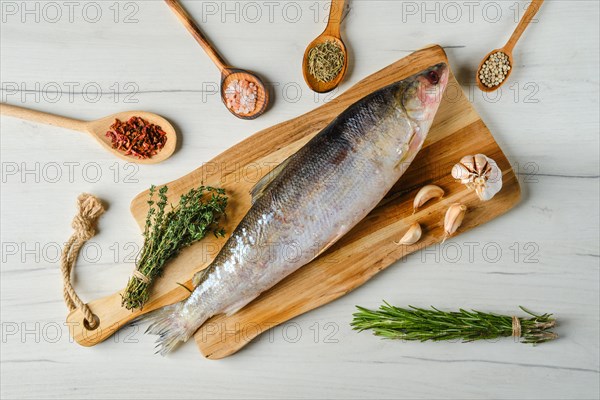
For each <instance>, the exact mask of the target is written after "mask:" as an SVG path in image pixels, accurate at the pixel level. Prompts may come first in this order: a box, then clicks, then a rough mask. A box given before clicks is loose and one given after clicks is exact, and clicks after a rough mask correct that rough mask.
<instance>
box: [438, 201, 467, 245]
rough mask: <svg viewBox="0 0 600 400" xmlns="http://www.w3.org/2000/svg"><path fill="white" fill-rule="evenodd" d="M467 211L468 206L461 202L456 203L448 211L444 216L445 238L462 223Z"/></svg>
mask: <svg viewBox="0 0 600 400" xmlns="http://www.w3.org/2000/svg"><path fill="white" fill-rule="evenodd" d="M466 213H467V206H465V205H464V204H460V203H454V204H452V205H451V206H450V207H448V210H447V211H446V215H445V216H444V233H445V235H444V240H442V243H444V242H445V241H446V239H447V238H448V237H449V236H451V235H452V234H453V233H454V232H456V230H457V229H458V228H459V227H460V226H461V225H462V222H463V219H464V218H465V214H466Z"/></svg>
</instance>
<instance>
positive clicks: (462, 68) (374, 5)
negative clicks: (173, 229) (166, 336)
mask: <svg viewBox="0 0 600 400" xmlns="http://www.w3.org/2000/svg"><path fill="white" fill-rule="evenodd" d="M184 4H185V6H186V8H187V9H188V10H189V11H190V12H191V13H192V14H193V15H194V16H195V17H196V19H197V20H198V21H199V22H200V23H201V24H202V27H203V29H204V30H205V31H206V33H207V34H208V35H209V36H210V38H211V39H212V40H213V41H214V43H215V45H216V46H217V47H218V48H219V49H220V50H221V51H222V53H223V55H224V57H225V58H226V59H227V60H229V62H231V63H232V64H234V65H236V66H240V67H243V68H248V69H252V70H255V71H257V72H259V73H261V74H262V75H263V76H264V77H265V79H266V80H268V81H270V82H272V83H273V87H274V93H273V94H274V103H273V106H272V108H271V109H270V110H269V111H268V112H267V113H266V114H265V115H264V116H262V117H260V118H259V119H258V120H255V121H241V120H237V119H235V118H234V117H232V116H231V115H230V114H229V112H227V110H225V108H223V106H222V104H221V103H220V100H219V98H218V95H217V94H215V93H214V89H215V88H216V86H215V85H216V84H217V82H218V71H217V70H216V69H215V68H214V67H213V65H212V64H210V61H209V60H208V58H207V57H206V56H205V55H204V54H203V53H202V52H201V50H200V48H199V47H198V46H197V45H196V43H195V42H194V41H193V39H192V38H191V37H190V36H189V34H188V33H187V32H186V31H185V29H184V28H183V27H182V26H181V25H180V24H179V22H178V21H177V19H176V18H175V17H174V16H173V15H171V13H170V11H169V10H168V8H167V7H166V5H165V4H163V3H162V2H161V1H137V2H134V1H119V2H115V1H97V2H92V1H84V2H78V1H75V2H71V3H68V2H61V1H59V2H46V1H43V2H42V1H28V2H20V1H5V0H3V1H0V5H1V7H2V23H1V25H0V29H1V32H0V33H1V35H0V36H1V57H0V73H1V83H2V92H1V94H2V101H5V102H9V103H12V104H17V105H24V106H27V107H31V108H35V109H38V110H42V111H48V112H55V113H59V114H64V115H66V116H71V117H79V118H82V119H94V118H97V117H100V116H104V115H108V114H111V113H114V112H118V111H122V110H127V109H143V110H148V111H152V112H157V113H159V114H162V115H164V116H165V117H166V118H168V119H169V120H171V121H172V122H173V123H174V125H176V127H177V128H178V129H179V131H180V133H181V136H180V138H181V143H182V147H181V149H180V150H179V151H178V152H177V153H176V154H175V155H174V157H173V158H172V159H170V160H168V161H167V162H165V163H163V164H161V165H157V166H139V167H137V166H134V165H128V164H126V163H123V162H121V161H119V160H117V159H115V158H112V156H111V155H110V154H108V153H106V152H105V151H104V150H102V149H101V148H100V147H99V146H98V145H97V144H96V143H94V141H93V140H90V139H89V138H87V137H85V136H84V135H81V134H79V133H76V132H69V131H65V130H62V129H58V128H52V127H46V126H39V125H35V124H31V123H28V122H22V121H18V120H14V119H10V118H4V117H3V118H2V119H1V146H0V147H1V157H2V160H1V161H2V162H1V165H2V190H1V221H2V222H1V223H2V227H1V232H2V240H1V241H2V269H1V322H2V341H1V347H2V351H1V352H0V357H1V358H0V360H1V361H0V362H1V363H0V367H1V379H0V382H1V396H2V398H7V399H8V398H84V397H85V398H125V397H127V398H146V399H149V398H178V399H183V398H197V397H200V398H224V397H227V398H234V397H238V398H239V397H242V398H246V397H249V398H263V397H269V398H271V397H273V398H290V397H327V398H359V397H378V398H395V397H400V398H446V397H448V398H515V399H516V398H520V399H521V398H552V399H554V398H557V399H564V398H573V399H575V398H577V399H594V398H595V399H597V398H598V396H599V395H600V389H599V378H600V377H599V370H600V366H599V356H600V355H599V347H598V342H599V323H600V321H599V301H600V300H599V279H600V277H599V249H598V246H599V211H598V208H599V117H598V107H599V104H598V99H599V86H598V85H599V83H598V65H599V50H598V43H599V38H598V26H597V22H598V14H599V5H598V2H597V1H567V0H561V1H558V0H549V1H547V2H546V3H545V4H544V6H543V9H542V10H541V11H540V13H539V14H538V19H539V23H537V24H533V25H532V26H531V28H530V29H529V30H528V31H527V32H526V33H525V35H524V36H523V38H522V41H521V42H520V44H519V45H518V46H517V48H516V50H515V54H514V56H515V59H516V61H517V65H515V71H514V73H513V75H512V77H511V82H510V83H508V84H507V85H505V87H504V88H503V89H504V90H503V92H502V94H501V96H499V97H498V98H493V97H492V98H490V99H485V97H484V96H483V95H482V94H481V92H479V91H478V90H476V89H475V86H474V83H473V69H474V68H475V66H476V65H477V63H478V61H479V58H480V57H481V56H483V55H484V54H485V53H487V52H488V51H489V50H490V49H492V48H495V47H499V46H501V45H502V44H503V43H504V41H505V40H506V39H507V38H508V35H509V32H510V31H511V30H512V29H513V28H514V26H515V25H516V21H515V15H514V13H515V9H517V7H515V4H516V5H517V6H519V7H521V10H522V7H523V6H525V5H526V2H522V1H518V2H517V1H515V2H513V1H496V2H492V1H484V2H435V1H428V2H409V1H378V0H352V1H351V6H352V10H351V12H350V14H349V16H348V17H347V19H346V20H345V22H344V24H343V29H344V32H343V34H344V36H345V39H346V42H347V44H348V47H349V49H350V51H351V65H350V69H349V72H348V75H347V79H346V81H345V82H344V83H343V84H342V86H341V88H340V90H342V91H343V90H345V89H346V88H348V87H350V86H351V85H352V84H353V83H355V82H357V81H358V80H360V79H361V78H363V77H364V76H366V75H368V74H370V73H372V72H375V71H377V70H379V69H381V68H382V67H384V66H386V65H388V64H390V63H391V62H393V61H395V60H397V59H399V58H401V57H403V56H405V55H406V54H408V53H409V52H410V51H411V50H413V49H417V48H420V47H422V46H424V45H425V44H428V43H439V44H441V45H443V46H445V47H446V49H447V52H448V56H449V58H450V60H451V63H452V68H453V70H454V71H455V73H456V75H457V76H458V79H459V80H460V81H461V83H462V84H463V85H464V89H465V90H466V91H468V93H469V94H470V96H471V98H472V99H473V101H474V103H475V105H476V107H477V109H478V111H479V112H480V114H481V115H482V117H483V119H484V121H486V123H487V124H488V125H489V127H490V129H491V131H492V132H493V133H494V136H495V137H496V139H497V141H498V142H499V143H500V145H501V146H502V147H503V149H504V150H505V152H506V153H507V155H508V156H509V158H510V159H511V160H512V161H513V162H514V165H515V168H518V172H519V173H520V176H521V182H522V186H523V191H524V197H523V201H522V204H521V205H520V206H519V207H517V208H516V209H515V210H513V211H511V212H510V213H509V214H507V215H506V216H504V217H502V218H500V219H498V220H496V221H493V222H492V223H489V224H487V225H485V226H482V227H480V228H479V229H476V230H474V231H472V232H469V233H468V234H465V235H463V236H460V237H458V238H456V239H454V240H452V241H450V242H448V243H447V244H446V245H444V246H443V247H438V248H435V249H432V250H426V251H423V252H421V254H414V255H412V256H410V257H408V259H406V260H404V261H400V262H398V263H397V264H396V265H395V266H392V267H390V268H389V269H388V270H386V271H385V272H382V273H381V274H379V275H378V276H377V277H375V278H374V279H373V280H372V281H370V282H369V283H367V284H366V285H364V286H363V287H361V288H360V289H358V290H356V291H354V292H352V293H350V294H348V295H347V296H345V297H343V298H341V299H340V300H338V301H336V302H334V303H332V304H329V305H327V306H325V307H322V308H320V309H318V310H315V311H313V312H310V313H308V314H305V315H303V316H301V317H299V318H296V319H295V320H294V321H291V322H290V323H288V324H286V325H284V326H282V327H277V328H275V329H274V330H272V331H271V332H270V333H269V334H268V335H263V336H262V337H260V338H259V339H258V340H257V341H256V343H253V344H251V345H250V346H248V347H247V348H246V349H244V350H243V351H242V352H240V353H238V354H237V355H235V356H233V357H230V358H227V359H224V360H221V361H208V360H205V359H203V358H202V357H201V356H200V354H199V352H198V351H197V349H196V347H195V345H194V344H193V343H188V344H186V345H184V346H182V347H181V348H180V349H179V350H178V351H176V352H175V353H174V354H172V355H171V356H169V357H167V358H161V357H159V356H155V355H153V351H152V347H153V346H152V342H153V340H154V338H152V337H148V336H144V335H142V334H141V332H138V331H136V330H135V329H133V328H128V329H125V330H124V331H122V332H121V333H120V334H119V335H118V336H117V337H115V338H114V339H111V340H108V341H107V342H105V343H103V344H101V345H98V346H96V347H93V348H83V347H79V346H78V345H77V344H75V343H71V341H70V340H69V336H68V328H67V327H66V326H64V318H65V315H66V308H65V306H64V304H63V302H62V297H61V279H60V273H59V265H58V255H57V252H58V250H59V246H60V245H61V243H62V242H64V241H65V240H66V239H67V238H68V236H69V235H70V233H71V228H70V226H69V225H70V221H71V219H72V217H73V215H74V212H75V199H76V197H77V195H78V194H79V193H81V192H84V191H87V192H92V193H94V194H96V195H98V196H99V197H101V198H102V199H104V200H105V201H106V202H107V203H108V205H109V210H108V212H107V213H106V214H105V215H104V216H103V217H102V219H101V221H100V225H99V234H98V235H97V236H96V237H95V238H94V239H92V241H91V243H90V244H89V245H88V246H87V247H86V249H85V257H80V259H79V261H78V264H77V267H76V280H75V281H76V287H77V289H78V291H79V292H80V295H81V296H82V298H83V299H93V298H97V297H100V296H104V295H107V294H109V293H112V292H114V291H115V290H118V289H119V288H121V287H122V286H123V285H124V284H125V282H126V280H127V277H128V275H129V273H130V271H131V269H132V268H133V263H132V257H131V254H132V253H134V252H135V250H136V248H137V246H139V245H140V243H141V236H140V234H139V231H138V229H137V227H136V225H135V224H134V221H133V219H132V218H131V216H130V215H129V202H130V200H131V199H132V198H133V196H134V195H135V194H137V193H138V192H140V191H141V190H143V189H145V188H147V187H148V186H149V185H150V184H151V183H162V182H166V181H168V180H172V179H174V178H177V177H179V176H181V175H183V174H185V173H187V172H189V171H190V170H192V169H194V168H196V167H197V166H198V165H200V164H201V163H203V162H206V161H208V160H210V159H211V158H212V157H213V156H215V155H216V154H218V153H219V152H221V151H223V150H225V149H226V148H228V147H230V146H231V145H233V144H234V143H237V142H238V141H240V140H242V139H244V138H246V137H248V136H249V135H251V134H252V133H254V132H256V131H258V130H260V129H262V128H265V127H268V126H271V125H273V124H275V123H277V122H280V121H284V120H286V119H289V118H291V117H294V116H297V115H299V114H302V113H304V112H306V111H308V110H310V109H312V108H314V107H316V106H317V105H318V104H321V103H322V102H324V101H328V99H330V98H331V97H332V96H335V94H333V95H331V94H330V95H322V96H316V95H313V94H312V93H310V92H309V90H308V89H307V87H306V86H305V84H304V82H303V80H302V73H301V70H300V64H301V58H302V54H303V51H304V47H305V45H306V44H307V43H309V42H310V40H312V38H314V37H315V36H316V35H317V34H319V33H320V32H321V31H322V29H323V28H324V23H323V19H324V18H325V10H326V3H325V2H317V1H313V0H305V1H274V2H262V1H258V2H244V1H238V2H236V1H225V2H221V1H185V2H184ZM315 10H319V14H318V19H320V20H321V21H315ZM498 10H500V12H501V14H500V15H498V14H497V13H496V12H497V11H498ZM117 11H118V15H117V14H116V12H117ZM257 11H258V12H259V13H260V14H257ZM98 12H101V14H98ZM457 12H458V14H457ZM94 21H95V22H94ZM125 21H127V22H128V23H126V22H125ZM511 88H512V89H511ZM471 249H472V251H471ZM381 299H386V300H387V301H389V302H391V303H393V304H398V305H408V304H413V305H419V306H428V305H436V306H438V307H442V308H447V309H454V308H457V307H465V308H476V309H480V310H489V311H496V312H502V313H512V312H516V311H517V306H518V305H524V306H527V307H529V308H531V309H532V310H536V311H541V312H545V311H548V312H554V313H555V314H556V317H557V318H558V320H559V321H560V326H559V327H558V328H557V332H558V333H559V335H560V336H561V338H560V339H559V340H557V341H556V342H553V343H549V344H544V345H541V346H538V347H531V346H526V345H523V344H517V343H514V342H513V341H512V340H510V339H509V340H501V341H498V342H496V343H486V342H481V343H470V344H458V343H404V342H391V341H383V340H380V339H379V338H376V337H373V336H371V335H370V334H369V333H362V334H357V333H355V332H353V331H352V330H351V329H350V328H349V325H348V323H349V321H350V320H351V314H352V312H353V310H354V305H355V304H360V305H364V306H369V307H376V306H378V305H379V304H380V301H381Z"/></svg>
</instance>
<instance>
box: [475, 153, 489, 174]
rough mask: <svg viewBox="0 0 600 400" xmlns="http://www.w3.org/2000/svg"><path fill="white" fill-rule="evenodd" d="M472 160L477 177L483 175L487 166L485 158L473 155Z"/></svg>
mask: <svg viewBox="0 0 600 400" xmlns="http://www.w3.org/2000/svg"><path fill="white" fill-rule="evenodd" d="M473 160H474V162H475V171H476V172H477V173H478V174H479V175H483V174H484V173H485V170H486V167H487V165H488V161H487V157H486V156H485V155H483V154H475V156H473Z"/></svg>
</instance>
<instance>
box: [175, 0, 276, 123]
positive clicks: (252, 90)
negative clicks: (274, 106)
mask: <svg viewBox="0 0 600 400" xmlns="http://www.w3.org/2000/svg"><path fill="white" fill-rule="evenodd" d="M165 2H166V3H167V5H168V6H169V7H170V8H171V10H173V12H174V13H175V14H176V15H177V17H178V18H179V20H180V21H181V22H182V23H183V25H184V26H185V27H186V28H187V30H188V31H189V32H190V33H191V34H192V36H194V38H195V39H196V41H197V42H198V44H199V45H200V47H202V49H204V51H205V52H206V54H207V55H208V57H210V59H211V60H212V61H213V62H214V63H215V65H216V66H217V68H219V71H221V100H223V104H225V106H226V107H227V109H228V110H229V112H231V113H232V114H233V115H235V116H236V117H238V118H242V119H254V118H256V117H258V116H259V115H261V114H262V113H264V112H265V110H266V109H267V105H268V104H269V92H267V90H266V89H265V85H264V83H263V81H262V80H261V79H260V78H259V77H258V75H256V74H255V73H253V72H250V71H247V70H243V69H239V68H234V67H232V66H229V65H227V63H225V61H224V60H223V58H222V57H221V56H220V55H219V53H217V50H216V49H215V48H214V47H213V46H212V44H211V43H210V42H209V41H208V39H207V38H206V36H204V34H203V33H202V32H201V31H200V28H198V26H197V25H196V23H195V22H194V20H193V19H192V17H191V16H190V15H189V14H188V13H187V11H186V10H185V9H184V8H183V7H182V6H181V4H180V3H179V1H177V0H165Z"/></svg>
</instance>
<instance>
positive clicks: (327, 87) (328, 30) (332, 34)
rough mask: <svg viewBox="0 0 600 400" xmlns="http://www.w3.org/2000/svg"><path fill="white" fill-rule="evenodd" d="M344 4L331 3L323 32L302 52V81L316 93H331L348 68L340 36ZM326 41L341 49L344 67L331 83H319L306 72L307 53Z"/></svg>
mask: <svg viewBox="0 0 600 400" xmlns="http://www.w3.org/2000/svg"><path fill="white" fill-rule="evenodd" d="M345 3H346V1H345V0H332V1H331V8H330V9H329V21H328V22H327V26H326V27H325V30H324V31H323V33H321V34H320V35H319V36H317V38H316V39H315V40H313V41H312V42H310V44H309V45H308V47H306V51H304V58H303V60H302V72H303V74H304V80H305V81H306V84H307V85H308V86H309V87H310V88H311V89H312V90H314V91H315V92H317V93H326V92H330V91H332V90H333V89H335V88H336V87H337V86H338V85H339V84H340V82H341V81H342V79H344V75H346V69H347V68H348V51H347V50H346V45H345V44H344V42H343V41H342V36H341V34H340V24H341V22H342V17H343V15H344V5H345ZM327 41H333V42H334V43H336V44H337V45H338V46H339V47H340V48H341V49H342V52H343V53H344V66H343V67H342V70H341V71H340V72H339V74H338V75H337V76H336V77H335V78H334V79H333V80H332V81H329V82H319V81H318V80H317V79H316V78H315V77H314V76H312V75H311V73H310V72H309V71H308V53H309V52H310V50H311V49H312V48H313V47H315V46H316V45H318V44H320V43H323V42H327Z"/></svg>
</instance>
